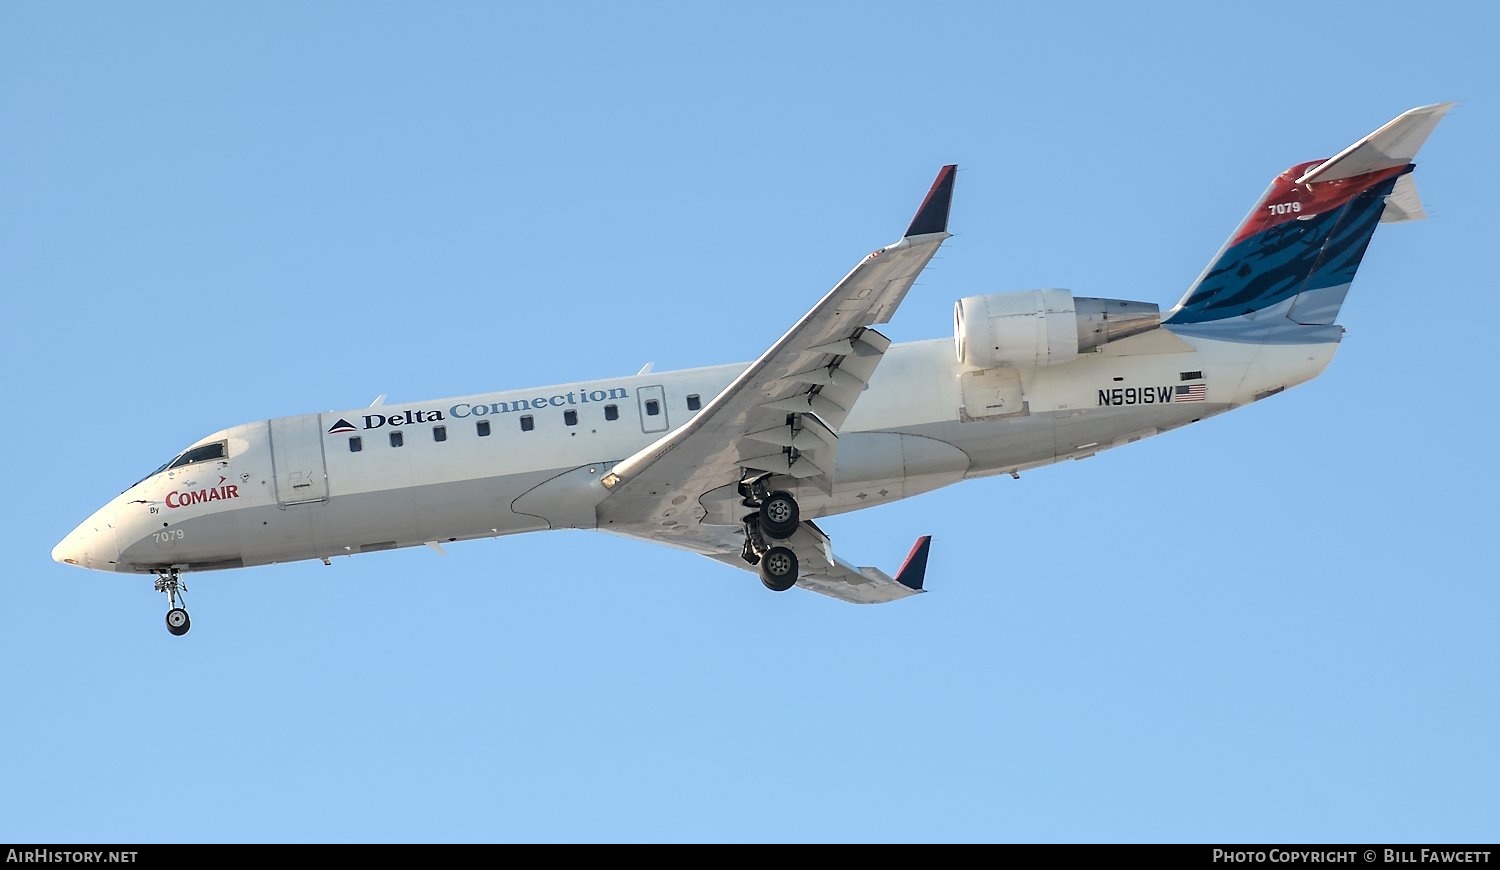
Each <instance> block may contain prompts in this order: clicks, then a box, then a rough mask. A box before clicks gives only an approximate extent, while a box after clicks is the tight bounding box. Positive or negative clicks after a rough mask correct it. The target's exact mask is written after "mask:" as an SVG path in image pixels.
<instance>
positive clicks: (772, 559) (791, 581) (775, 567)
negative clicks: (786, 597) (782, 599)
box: [760, 547, 797, 592]
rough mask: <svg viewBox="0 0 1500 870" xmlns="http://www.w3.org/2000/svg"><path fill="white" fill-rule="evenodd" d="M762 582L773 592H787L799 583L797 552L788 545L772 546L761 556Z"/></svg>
mask: <svg viewBox="0 0 1500 870" xmlns="http://www.w3.org/2000/svg"><path fill="white" fill-rule="evenodd" d="M760 582H761V583H763V584H765V587H766V588H767V589H769V590H771V591H772V592H785V591H787V590H788V589H790V588H792V587H793V586H796V585H797V554H796V553H793V552H792V551H791V550H788V549H787V548H786V547H772V548H771V549H769V550H767V551H765V552H764V553H762V554H761V557H760Z"/></svg>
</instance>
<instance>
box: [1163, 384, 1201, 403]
mask: <svg viewBox="0 0 1500 870" xmlns="http://www.w3.org/2000/svg"><path fill="white" fill-rule="evenodd" d="M1207 395H1208V384H1183V385H1182V386H1180V387H1178V388H1177V392H1176V393H1174V394H1173V396H1172V401H1174V402H1201V401H1203V399H1204V397H1205V396H1207Z"/></svg>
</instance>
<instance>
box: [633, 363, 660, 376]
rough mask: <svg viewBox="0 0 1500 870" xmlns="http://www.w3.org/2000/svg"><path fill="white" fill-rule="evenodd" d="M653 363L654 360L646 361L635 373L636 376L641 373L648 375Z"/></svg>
mask: <svg viewBox="0 0 1500 870" xmlns="http://www.w3.org/2000/svg"><path fill="white" fill-rule="evenodd" d="M654 365H656V363H654V362H648V363H646V364H645V365H643V366H641V370H640V371H638V372H636V373H635V374H636V377H640V376H641V375H649V374H651V367H652V366H654Z"/></svg>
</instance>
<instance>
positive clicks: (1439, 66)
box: [0, 2, 1500, 842]
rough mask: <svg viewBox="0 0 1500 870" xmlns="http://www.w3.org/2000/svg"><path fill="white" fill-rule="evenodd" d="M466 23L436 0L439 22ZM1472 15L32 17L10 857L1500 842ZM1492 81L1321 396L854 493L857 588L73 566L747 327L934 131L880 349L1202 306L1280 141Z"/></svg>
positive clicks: (1491, 61)
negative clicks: (1086, 313) (876, 591)
mask: <svg viewBox="0 0 1500 870" xmlns="http://www.w3.org/2000/svg"><path fill="white" fill-rule="evenodd" d="M434 7H436V8H434ZM1497 31H1500V13H1497V12H1496V11H1495V10H1494V8H1493V7H1492V6H1489V5H1485V4H1475V3H1446V2H1435V3H1427V4H1421V5H1420V6H1416V7H1413V6H1411V5H1410V4H1381V3H1358V4H1352V3H1350V4H1346V3H1333V4H1325V5H1323V6H1319V7H1317V8H1313V7H1309V6H1307V5H1306V4H1286V3H1272V4H1236V5H1227V4H1197V3H1194V4H1172V3H1164V4H1145V5H1144V8H1142V4H1133V5H1131V6H1129V7H1124V6H1121V7H1114V6H1109V7H1106V6H1105V5H1104V4H1098V5H1095V4H1069V3H1050V4H1045V8H1042V7H1041V6H1040V5H1039V6H1038V7H1037V8H1029V7H1022V6H1012V5H1009V4H989V3H974V4H966V3H955V4H937V5H929V6H927V7H922V6H914V5H911V4H888V3H858V4H856V3H820V4H801V3H796V4H791V3H761V4H756V5H755V6H754V7H747V6H736V7H732V8H731V7H729V6H727V5H721V4H706V5H705V4H691V3H682V4H675V3H651V2H648V3H642V4H625V5H622V4H605V3H597V4H591V3H583V4H580V3H558V4H541V5H538V6H534V7H532V6H522V5H519V4H484V3H448V4H441V5H437V4H415V3H413V4H398V3H318V4H302V3H270V4H255V5H253V6H241V7H233V6H229V5H227V4H187V3H184V4H180V5H179V4H159V3H138V4H129V5H118V4H114V5H112V4H80V3H74V4H67V3H39V2H20V3H7V4H4V5H3V6H0V122H3V128H0V129H3V130H4V135H3V140H0V202H3V203H4V207H3V209H0V286H3V288H4V290H5V292H4V297H5V299H6V300H7V301H8V305H9V310H10V315H9V316H7V317H5V318H4V319H3V320H0V324H3V341H0V354H3V362H4V368H5V370H6V372H7V373H8V374H7V377H6V385H7V390H6V392H7V396H6V414H7V417H8V425H6V426H5V427H3V429H0V438H3V448H4V451H5V453H6V454H7V455H8V456H10V457H11V461H10V462H9V463H7V468H8V469H9V475H10V480H9V490H10V497H9V498H8V499H6V500H5V508H4V510H5V517H6V527H7V529H8V533H7V535H6V537H5V539H6V541H7V542H8V543H9V545H10V548H11V549H10V551H11V553H12V554H13V555H15V556H16V557H17V558H16V561H15V562H13V563H11V570H10V578H11V579H10V582H9V583H8V584H6V586H5V591H6V595H5V597H6V603H5V606H4V607H0V661H3V662H4V664H3V665H0V841H27V840H29V841H44V842H45V841H55V842H109V841H124V842H156V841H209V842H262V841H271V842H288V841H332V842H365V841H379V842H386V841H480V842H516V841H524V842H532V841H537V842H575V841H585V842H592V841H665V842H697V841H714V842H724V841H729V842H825V841H832V842H868V841H875V842H904V841H913V842H1008V841H1026V842H1074V841H1089V842H1093V841H1107V842H1115V841H1173V842H1175V841H1191V842H1197V841H1251V842H1257V841H1260V842H1269V841H1295V842H1342V841H1397V842H1404V841H1487V842H1493V841H1494V840H1495V839H1496V836H1497V834H1500V825H1497V822H1496V819H1500V797H1497V794H1500V793H1497V791H1496V789H1495V782H1496V779H1497V774H1500V748H1497V746H1500V745H1497V741H1496V739H1495V735H1496V734H1497V733H1500V697H1497V695H1500V680H1497V678H1496V671H1495V668H1496V662H1497V660H1500V641H1497V639H1496V638H1497V633H1496V627H1497V617H1500V592H1497V588H1496V581H1497V577H1500V572H1497V571H1496V569H1495V567H1494V562H1493V559H1492V557H1491V555H1490V546H1489V545H1490V542H1491V541H1492V540H1493V537H1494V535H1495V521H1496V519H1497V512H1496V509H1495V505H1494V496H1493V493H1494V492H1495V491H1496V485H1497V483H1500V481H1497V480H1496V471H1495V468H1496V463H1495V459H1494V450H1493V447H1492V446H1490V445H1489V443H1488V440H1487V433H1488V432H1489V431H1490V428H1491V423H1492V421H1493V420H1494V418H1495V415H1494V411H1493V408H1492V405H1493V400H1492V398H1491V394H1492V393H1493V384H1491V383H1490V379H1491V373H1492V371H1493V369H1494V365H1493V360H1492V359H1491V356H1490V354H1489V351H1490V349H1491V346H1492V345H1493V343H1494V342H1493V334H1494V332H1495V329H1494V324H1493V323H1492V322H1491V319H1492V318H1491V315H1490V314H1489V313H1488V311H1489V308H1490V306H1489V305H1488V296H1489V294H1491V293H1493V291H1494V286H1493V285H1494V282H1493V277H1492V274H1491V273H1490V270H1489V268H1488V267H1487V266H1486V265H1485V264H1486V263H1487V262H1488V261H1487V260H1486V259H1485V257H1486V256H1487V255H1488V254H1489V253H1490V250H1491V248H1492V246H1493V244H1494V239H1495V231H1496V229H1497V224H1496V220H1495V217H1494V209H1493V203H1494V201H1495V197H1496V195H1497V194H1500V191H1497V189H1496V188H1497V183H1496V179H1497V174H1496V171H1495V165H1494V158H1493V151H1494V149H1495V142H1496V140H1497V136H1500V121H1497V116H1496V98H1497V86H1500V64H1497V63H1496V60H1495V51H1494V45H1493V37H1494V34H1495V33H1496V32H1497ZM1442 100H1457V101H1459V105H1458V107H1457V108H1456V109H1455V110H1454V111H1453V112H1452V113H1451V114H1450V115H1449V116H1448V118H1447V119H1446V120H1444V122H1443V123H1442V124H1441V125H1440V126H1439V127H1438V129H1437V131H1436V132H1435V133H1434V135H1433V137H1432V139H1431V140H1430V141H1429V142H1428V144H1427V146H1426V148H1425V149H1424V151H1423V153H1422V155H1421V158H1420V160H1419V162H1420V164H1421V165H1420V168H1419V169H1418V170H1417V173H1416V176H1415V178H1416V181H1417V185H1418V188H1419V189H1420V190H1421V191H1422V194H1423V198H1424V200H1425V202H1426V203H1427V206H1428V210H1429V212H1430V213H1431V215H1432V219H1431V220H1428V221H1426V222H1423V223H1418V224H1408V225H1402V226H1395V227H1385V228H1382V229H1381V230H1380V231H1379V232H1377V234H1376V237H1375V240H1374V243H1373V244H1372V245H1371V248H1370V251H1369V254H1368V255H1367V257H1366V258H1365V261H1364V267H1363V269H1362V270H1361V272H1360V274H1359V277H1358V279H1357V280H1356V281H1355V284H1354V290H1353V292H1352V294H1351V296H1350V299H1349V303H1348V304H1347V305H1346V306H1345V308H1344V313H1343V316H1342V318H1341V319H1342V322H1343V323H1344V324H1345V325H1346V326H1347V327H1348V329H1349V332H1348V335H1347V336H1346V338H1345V341H1344V344H1343V346H1342V348H1341V349H1340V351H1339V354H1338V356H1337V358H1336V359H1335V361H1334V363H1333V365H1332V366H1331V367H1330V368H1329V370H1328V371H1327V372H1326V373H1325V374H1324V375H1323V376H1322V377H1321V378H1319V379H1317V380H1315V381H1313V382H1311V383H1309V384H1307V385H1305V386H1302V387H1299V388H1297V389H1294V390H1291V391H1288V392H1287V393H1286V394H1284V395H1281V396H1278V397H1276V398H1275V399H1273V400H1271V401H1267V402H1262V403H1258V404H1256V405H1254V406H1252V407H1248V408H1244V409H1242V410H1239V411H1237V412H1235V413H1233V414H1228V415H1225V416H1222V417H1218V418H1215V419H1213V420H1210V421H1206V422H1204V423H1202V424H1200V425H1198V426H1193V427H1189V429H1187V430H1178V431H1175V432H1171V433H1168V434H1165V435H1163V436H1160V437H1158V438H1155V439H1151V440H1148V441H1146V442H1143V443H1139V444H1135V445H1131V446H1129V447H1126V448H1124V449H1120V450H1115V451H1109V452H1107V453H1104V454H1101V455H1099V456H1098V457H1095V458H1093V459H1089V460H1087V461H1084V462H1073V463H1068V464H1064V465H1059V466H1054V467H1051V468H1046V469H1040V470H1037V471H1034V472H1031V473H1029V474H1025V475H1023V476H1022V478H1021V479H1020V480H1018V481H1017V480H1010V479H995V480H985V481H974V482H969V483H965V484H962V485H959V486H955V487H952V488H949V489H947V490H943V491H940V492H937V493H932V494H929V495H925V496H921V497H919V498H916V499H912V500H908V501H906V502H902V503H898V504H895V505H891V506H886V507H881V508H877V509H872V510H869V511H865V512H862V513H859V514H855V515H848V516H842V517H837V518H833V519H830V520H828V521H826V522H825V523H824V527H825V528H826V529H828V530H829V531H830V533H831V534H832V535H833V536H834V539H835V541H836V543H837V546H838V550H839V552H840V553H841V554H842V555H843V556H844V557H845V558H847V559H849V560H851V561H854V562H856V563H859V564H877V565H882V566H886V567H887V568H892V567H894V566H896V565H898V564H899V562H900V559H901V558H902V557H903V556H904V555H905V553H906V550H907V548H908V547H909V546H910V543H911V541H912V539H914V538H915V537H916V536H917V535H918V534H924V533H928V534H932V535H933V536H934V546H933V551H932V559H931V564H930V567H929V572H928V587H929V589H930V593H929V594H927V595H923V596H919V597H917V598H915V599H910V600H907V601H903V602H898V603H895V604H891V605H885V606H879V607H855V606H851V605H846V604H842V603H840V602H837V601H834V600H832V599H827V598H824V597H822V596H818V595H814V594H808V593H804V592H801V591H793V592H790V593H787V594H784V595H773V594H771V593H768V592H766V591H765V590H764V589H763V588H761V586H760V584H759V583H758V582H757V581H756V579H755V577H754V576H753V575H751V574H748V573H742V572H738V571H734V570H731V569H729V568H726V567H724V566H721V565H718V564H716V563H713V562H710V561H709V560H706V559H702V558H698V557H695V556H691V555H689V554H684V553H681V552H678V551H674V550H669V549H665V548H658V547H654V546H651V545H648V544H644V543H639V542H635V541H631V540H625V539H620V538H616V537H612V536H606V535H599V534H591V533H585V532H555V533H547V534H541V535H532V536H520V537H511V538H505V539H501V540H494V541H484V542H475V543H469V544H462V545H454V546H452V547H450V548H449V555H448V557H447V558H446V559H445V558H442V557H439V556H438V555H436V554H435V553H433V552H431V551H428V550H426V549H422V550H419V551H400V552H393V553H384V554H374V555H369V556H363V557H360V558H355V559H343V560H337V561H335V563H334V565H333V567H325V566H323V565H321V564H318V563H316V562H313V563H299V564H292V565H281V566H273V567H267V568H254V569H248V570H244V571H234V572H227V573H214V574H204V575H200V576H196V577H190V578H189V586H190V592H189V595H188V601H189V604H190V607H191V610H192V614H193V618H194V626H193V631H192V633H191V634H189V635H188V636H186V637H184V638H180V639H179V638H173V637H171V636H169V635H168V634H167V632H166V631H165V630H164V628H163V627H162V613H163V612H164V609H165V602H164V601H163V597H162V596H160V595H158V594H156V593H154V592H153V591H152V590H151V584H150V581H149V579H146V578H143V577H133V576H115V575H107V574H97V573H90V572H84V571H80V570H77V569H74V568H68V567H65V566H60V565H56V564H53V563H52V562H51V561H50V560H49V556H48V554H49V550H50V549H51V547H52V545H53V544H54V543H56V542H57V541H58V540H59V539H60V538H61V537H62V536H63V535H64V534H65V533H66V532H67V531H68V530H69V529H71V528H72V527H73V526H74V525H75V524H76V523H78V522H79V521H80V520H82V519H83V518H84V517H85V516H86V515H87V514H88V513H89V512H91V511H92V510H93V509H94V508H95V507H97V506H98V505H100V504H102V503H103V502H104V501H106V500H107V499H108V498H109V497H111V496H113V495H114V494H115V493H117V492H119V491H120V490H121V489H123V488H124V487H125V486H127V485H128V484H130V483H131V482H133V481H134V480H136V479H138V478H139V477H141V476H142V475H143V474H145V473H146V472H147V471H149V470H151V469H152V468H155V467H156V466H157V465H158V464H160V463H161V462H162V461H163V460H165V459H167V458H169V457H170V456H172V455H173V454H174V453H176V452H177V451H178V450H180V449H181V448H182V447H184V446H186V445H187V444H189V443H190V442H192V441H193V440H194V439H196V438H198V437H201V436H202V435H205V434H207V433H209V432H212V431H214V430H217V429H219V428H222V427H224V426H228V425H231V424H234V423H239V422H244V421H248V420H255V419H263V418H266V417H271V416H280V415H286V414H295V413H303V412H309V411H318V410H328V409H332V408H348V407H359V406H362V405H365V404H368V403H369V402H370V400H371V399H373V398H374V397H375V396H376V395H378V394H382V393H384V394H388V395H389V397H390V401H392V402H401V401H415V400H420V399H425V398H435V397H442V396H451V395H458V394H464V393H472V392H481V391H487V390H492V389H502V388H512V387H526V386H540V385H546V384H553V383H560V382H566V381H569V380H574V379H582V378H592V377H611V376H618V375H624V374H631V373H633V372H635V371H636V370H637V369H639V368H640V367H641V365H643V364H644V363H646V362H648V361H650V362H654V363H655V364H656V366H657V368H658V369H667V368H680V367H689V366H697V365H707V364H713V363H722V362H733V361H736V360H749V359H752V358H754V357H755V356H757V355H758V354H759V353H760V352H761V351H762V350H763V349H764V348H765V347H766V346H768V345H769V344H770V342H771V341H773V340H774V339H775V338H776V337H778V336H779V335H780V334H781V333H782V332H783V331H784V330H785V329H786V328H787V327H788V326H789V325H790V324H791V323H792V322H793V321H794V320H795V319H796V318H797V317H799V316H801V314H802V313H803V312H804V311H805V310H806V309H807V308H808V307H809V306H810V305H811V304H812V302H814V301H815V300H816V299H817V298H818V297H819V296H821V295H822V294H823V293H824V292H825V291H826V290H827V289H828V288H829V287H830V286H832V284H833V283H834V282H835V281H837V280H838V278H840V277H841V276H842V275H843V274H844V273H845V271H847V270H848V269H849V268H850V267H851V266H852V265H854V263H855V262H856V261H857V260H858V259H859V258H860V257H861V256H862V255H863V254H864V253H866V252H867V251H869V250H871V249H873V248H875V247H878V246H880V245H883V244H886V243H888V242H891V241H894V240H895V239H896V238H897V237H899V234H900V232H901V231H902V230H903V229H904V228H905V226H906V222H907V221H908V220H909V218H910V217H911V213H912V211H913V209H914V208H915V206H916V204H917V203H918V202H919V201H920V199H921V196H922V194H923V193H924V192H925V191H926V188H927V185H928V183H929V182H930V181H931V179H932V176H933V175H934V173H935V172H936V170H937V168H938V167H939V166H941V165H942V164H944V163H949V162H954V163H958V164H959V166H960V176H959V179H958V184H957V193H956V197H955V203H954V206H953V214H952V229H953V230H954V232H955V233H956V236H955V238H954V239H952V240H951V241H949V242H948V243H947V244H946V245H945V246H944V248H943V251H942V252H941V254H940V255H939V258H938V259H937V260H936V261H934V263H933V265H932V267H930V269H929V270H928V272H927V273H926V274H925V275H924V278H923V280H922V282H921V283H920V284H919V285H918V286H917V287H916V288H915V289H914V290H913V292H912V293H911V295H910V296H908V298H907V301H906V303H905V305H904V307H903V308H902V310H901V311H900V312H899V314H898V315H897V317H896V318H895V320H893V321H892V323H891V324H889V329H888V330H887V334H888V335H890V336H891V337H892V338H893V339H895V340H897V341H905V340H913V339H920V338H933V337H940V336H945V335H948V334H950V332H951V326H950V317H951V306H952V302H953V300H954V299H956V298H959V297H961V296H967V295H972V294H976V293H990V292H1001V291H1006V290H1021V289H1029V288H1034V287H1067V288H1071V289H1072V290H1074V291H1075V292H1077V293H1079V294H1080V295H1093V296H1106V297H1119V298H1131V299H1141V300H1146V301H1152V302H1158V303H1160V304H1161V305H1162V307H1163V308H1166V307H1168V306H1170V305H1171V304H1173V303H1174V302H1176V301H1177V299H1178V297H1179V296H1180V295H1181V293H1182V291H1183V290H1184V289H1185V288H1186V286H1187V285H1188V284H1189V283H1190V282H1191V281H1192V280H1193V279H1194V278H1195V277H1196V276H1197V274H1198V272H1199V271H1200V270H1201V269H1202V267H1203V265H1204V263H1206V262H1207V261H1208V259H1209V258H1210V256H1212V254H1213V253H1214V251H1215V250H1217V248H1218V246H1219V245H1220V244H1221V243H1222V242H1223V240H1224V239H1225V238H1226V237H1227V236H1228V234H1229V233H1230V231H1231V230H1233V228H1234V227H1235V225H1236V224H1237V223H1238V222H1239V220H1240V218H1241V217H1243V215H1244V213H1245V211H1246V210H1247V209H1248V208H1249V207H1250V206H1251V205H1253V204H1254V201H1255V199H1256V197H1258V196H1259V194H1260V193H1261V192H1262V190H1263V189H1264V188H1265V185H1266V184H1267V183H1268V182H1269V181H1270V179H1271V177H1272V176H1273V175H1275V174H1276V173H1277V172H1279V171H1281V170H1282V169H1284V168H1286V167H1288V166H1290V165H1292V164H1294V163H1297V162H1300V161H1304V160H1310V159H1314V158H1318V157H1325V156H1329V155H1331V154H1332V153H1334V152H1335V151H1337V150H1339V149H1340V148H1342V147H1344V146H1345V145H1347V144H1349V143H1350V142H1352V141H1354V139H1356V138H1358V137H1359V136H1361V135H1363V134H1365V133H1367V132H1369V131H1371V130H1373V129H1375V128H1376V127H1377V126H1379V125H1380V124H1382V123H1384V122H1385V121H1387V120H1389V119H1390V118H1391V117H1394V116H1395V115H1396V114H1398V113H1399V112H1401V111H1403V110H1405V109H1407V108H1410V107H1412V106H1416V105H1421V104H1425V103H1432V102H1437V101H1442Z"/></svg>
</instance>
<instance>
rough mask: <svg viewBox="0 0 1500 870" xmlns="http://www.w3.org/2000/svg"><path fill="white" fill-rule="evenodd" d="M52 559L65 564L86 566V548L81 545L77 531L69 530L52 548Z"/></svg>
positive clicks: (87, 561) (87, 556)
mask: <svg viewBox="0 0 1500 870" xmlns="http://www.w3.org/2000/svg"><path fill="white" fill-rule="evenodd" d="M52 561H54V562H62V563H63V564H65V565H78V566H81V567H84V568H87V567H88V564H89V555H88V550H86V549H85V548H84V547H83V542H82V541H81V540H80V539H79V535H78V532H77V531H73V532H70V533H69V534H68V536H67V537H66V538H63V539H62V540H61V541H59V542H58V543H57V546H55V547H53V548H52Z"/></svg>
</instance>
